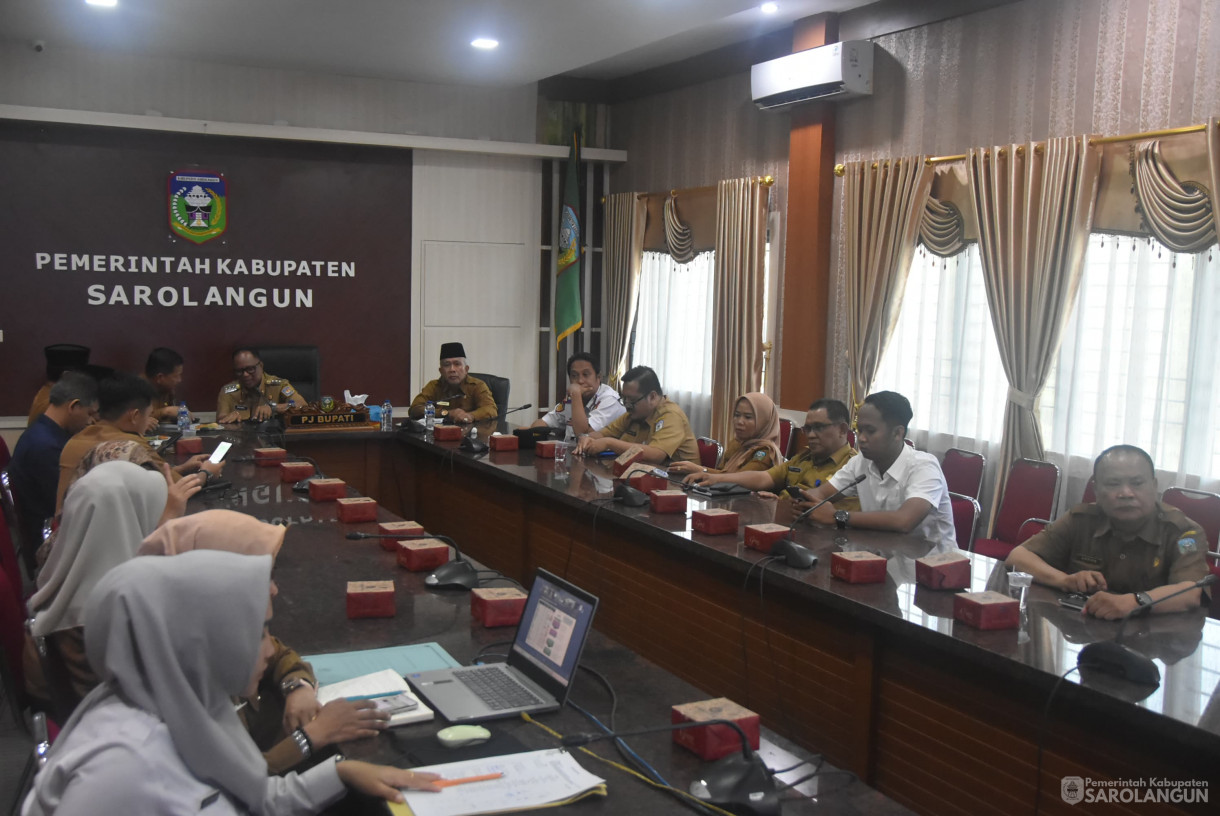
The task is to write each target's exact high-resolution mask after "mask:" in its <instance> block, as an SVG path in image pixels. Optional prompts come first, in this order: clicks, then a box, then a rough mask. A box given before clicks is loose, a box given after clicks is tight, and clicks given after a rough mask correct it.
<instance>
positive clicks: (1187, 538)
mask: <svg viewBox="0 0 1220 816" xmlns="http://www.w3.org/2000/svg"><path fill="white" fill-rule="evenodd" d="M1197 535H1198V532H1197V531H1195V530H1187V531H1186V532H1184V533H1182V537H1181V538H1179V539H1178V552H1180V553H1182V554H1183V555H1185V554H1186V553H1192V552H1196V551H1198V549H1199V542H1198V541H1196V540H1195V536H1197Z"/></svg>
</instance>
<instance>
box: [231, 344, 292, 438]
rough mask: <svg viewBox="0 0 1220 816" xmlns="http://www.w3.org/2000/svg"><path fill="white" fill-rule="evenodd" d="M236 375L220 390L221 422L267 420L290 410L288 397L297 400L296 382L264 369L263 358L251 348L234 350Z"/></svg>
mask: <svg viewBox="0 0 1220 816" xmlns="http://www.w3.org/2000/svg"><path fill="white" fill-rule="evenodd" d="M233 376H234V377H236V379H234V380H233V381H232V382H229V383H226V384H225V385H224V387H222V388H221V389H220V397H219V398H218V399H217V400H216V421H217V422H220V423H230V422H240V421H241V420H243V419H267V418H269V417H270V416H271V415H272V414H273V413H276V414H282V413H284V412H285V411H287V410H288V400H290V399H296V396H297V390H296V389H295V388H293V387H292V383H290V382H288V380H286V379H284V378H283V377H276V376H273V375H271V374H268V373H267V372H266V371H264V370H263V361H262V360H260V359H258V355H257V354H255V353H254V352H253V351H251V350H250V349H238V350H237V351H235V352H234V353H233Z"/></svg>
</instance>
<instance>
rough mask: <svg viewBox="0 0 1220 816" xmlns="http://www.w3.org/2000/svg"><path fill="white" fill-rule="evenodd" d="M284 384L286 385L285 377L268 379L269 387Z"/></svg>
mask: <svg viewBox="0 0 1220 816" xmlns="http://www.w3.org/2000/svg"><path fill="white" fill-rule="evenodd" d="M283 384H284V378H283V377H268V378H267V385H283Z"/></svg>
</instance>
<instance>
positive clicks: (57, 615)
mask: <svg viewBox="0 0 1220 816" xmlns="http://www.w3.org/2000/svg"><path fill="white" fill-rule="evenodd" d="M168 495H169V488H168V486H167V483H166V480H165V476H164V475H162V474H160V473H157V472H156V471H150V470H145V469H144V468H142V467H140V466H138V465H133V464H132V463H130V462H122V461H115V462H107V463H106V464H104V465H99V466H97V467H96V468H94V469H93V470H91V471H89V473H87V474H86V475H85V476H83V477H82V478H81V479H80V481H78V482H77V483H76V484H75V485H73V487H72V490H71V491H69V493H68V495H67V498H66V500H65V503H64V515H63V522H62V524H61V526H60V529H59V535H58V536H57V538H58V541H57V543H56V546H55V549H54V550H52V551H51V555H50V557H49V558H48V559H47V563H46V564H45V565H44V566H43V568H42V571H41V572H39V573H38V591H37V592H35V593H34V594H33V596H31V597H30V603H29V606H30V611H31V613H32V614H33V616H34V625H33V627H32V628H33V634H34V636H35V637H43V638H46V639H47V648H48V650H54V657H53V659H58V660H62V663H63V666H64V668H65V669H66V674H67V677H66V678H64V679H65V680H66V681H67V682H68V684H70V686H71V688H63V689H57V691H59V692H60V694H61V695H63V696H68V697H71V698H72V699H69V700H62V701H59V702H61V703H62V705H63V706H64V707H66V708H68V709H70V708H71V707H73V706H75V705H76V703H77V702H78V701H79V700H80V698H81V697H83V696H84V695H85V694H87V693H88V692H89V690H90V689H92V688H93V687H94V686H95V685H97V682H98V680H97V677H96V675H95V674H94V672H93V670H92V669H91V668H90V667H89V662H88V661H87V660H86V659H85V652H84V634H83V629H82V627H83V625H84V622H85V616H84V606H85V600H86V599H87V598H88V597H89V593H90V591H92V589H93V587H94V586H95V585H96V584H97V582H98V581H99V580H100V579H101V577H102V576H103V575H105V574H106V573H107V572H109V571H110V570H111V569H113V568H114V567H116V566H118V565H119V564H122V563H123V562H125V561H128V560H130V559H131V558H132V557H133V556H134V555H135V554H136V550H137V549H138V548H139V546H140V542H142V541H143V540H144V537H145V536H147V535H148V534H149V533H151V532H152V531H153V530H154V529H155V528H156V526H157V522H158V521H159V520H160V519H161V516H162V513H163V512H164V510H165V504H166V497H167V496H168ZM24 658H25V659H24V665H25V678H26V691H28V692H29V693H30V695H31V696H33V697H35V698H37V699H40V700H50V699H51V693H50V690H49V688H48V687H47V684H46V680H45V679H44V678H43V676H42V666H41V664H40V662H39V660H38V652H37V650H36V649H35V647H34V643H33V641H32V640H30V639H29V638H28V637H27V639H26V649H25V656H24Z"/></svg>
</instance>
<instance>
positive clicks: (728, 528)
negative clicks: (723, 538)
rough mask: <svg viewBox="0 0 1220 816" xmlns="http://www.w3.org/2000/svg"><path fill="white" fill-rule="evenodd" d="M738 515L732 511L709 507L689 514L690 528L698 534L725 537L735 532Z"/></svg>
mask: <svg viewBox="0 0 1220 816" xmlns="http://www.w3.org/2000/svg"><path fill="white" fill-rule="evenodd" d="M737 521H738V515H737V514H736V513H734V512H733V511H732V510H722V509H720V508H719V507H711V508H708V509H706V510H696V511H695V512H693V513H691V524H690V526H691V527H692V528H693V529H694V530H695V532H698V533H707V534H708V535H725V534H728V533H736V532H737Z"/></svg>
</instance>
